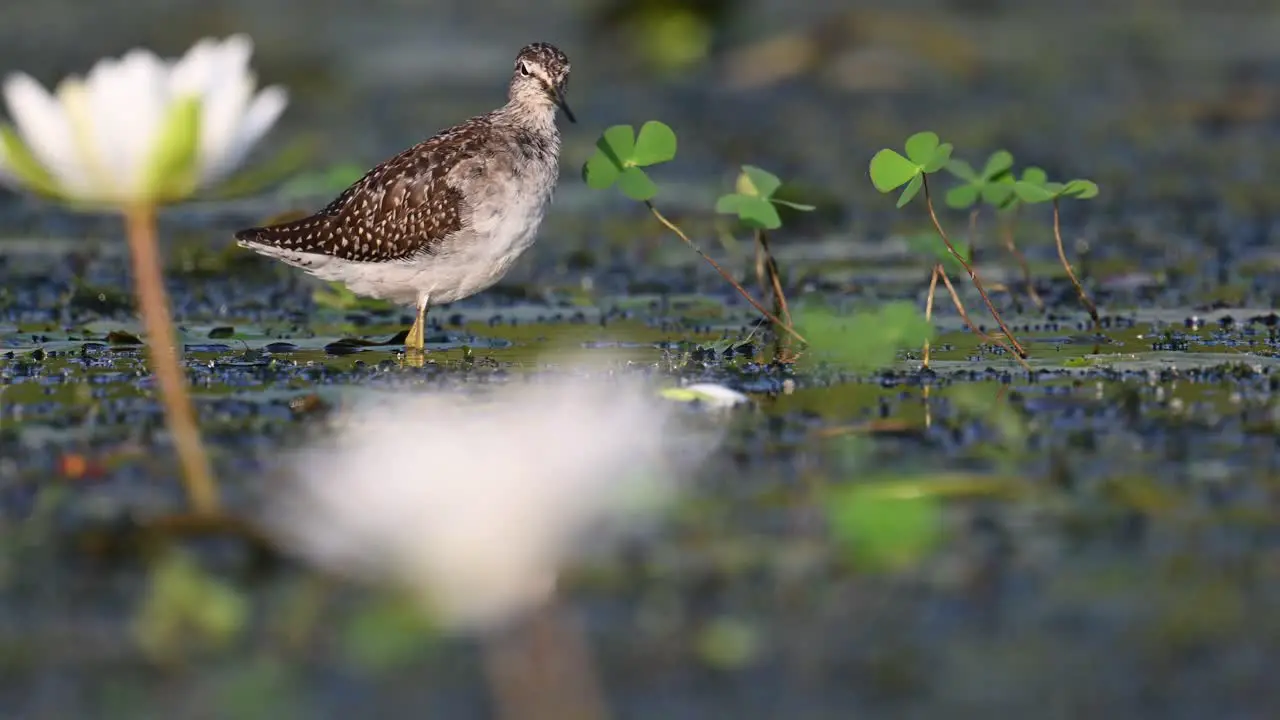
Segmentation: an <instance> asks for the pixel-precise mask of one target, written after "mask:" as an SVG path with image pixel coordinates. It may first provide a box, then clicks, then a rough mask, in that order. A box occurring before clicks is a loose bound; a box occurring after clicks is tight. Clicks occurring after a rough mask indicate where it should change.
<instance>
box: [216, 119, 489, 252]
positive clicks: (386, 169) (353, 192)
mask: <svg viewBox="0 0 1280 720" xmlns="http://www.w3.org/2000/svg"><path fill="white" fill-rule="evenodd" d="M489 130H490V128H489V123H488V121H487V120H486V119H485V118H483V117H481V118H476V119H474V120H472V121H470V122H468V123H466V124H463V125H459V126H457V127H455V128H452V129H450V130H448V131H445V132H443V133H440V134H438V135H436V136H434V137H432V138H430V139H428V140H425V141H423V142H421V143H419V144H417V145H415V146H413V147H411V148H409V149H408V150H405V151H404V152H402V153H400V154H399V155H396V156H395V157H393V158H391V159H389V160H387V161H385V162H383V163H382V164H380V165H378V166H377V167H375V168H373V169H372V170H370V171H369V172H368V173H366V174H365V176H364V177H363V178H361V179H360V180H358V181H357V182H356V183H355V184H353V185H352V186H351V187H349V188H347V189H346V190H345V191H343V193H342V194H341V195H339V196H338V197H337V198H335V199H334V200H333V202H331V203H329V204H328V205H327V206H325V208H324V209H322V210H321V211H320V212H318V213H316V214H314V215H311V216H309V217H305V218H302V219H300V220H294V221H292V222H287V223H282V224H279V225H270V226H267V227H255V228H249V229H247V230H241V231H240V232H238V233H236V240H238V241H240V242H241V243H242V244H245V245H249V246H252V245H266V246H269V247H273V248H279V249H281V250H286V251H291V252H300V253H318V254H323V255H329V256H332V257H336V258H340V259H343V260H351V261H358V262H359V261H363V262H387V261H391V260H401V259H405V258H409V257H413V256H415V255H419V254H423V253H425V254H435V253H437V252H438V251H439V248H440V245H441V244H442V243H443V242H444V241H445V239H446V238H448V237H449V236H450V235H453V234H454V233H456V232H458V231H459V230H461V229H462V228H463V218H464V212H465V208H464V199H463V197H462V194H461V193H460V192H458V190H457V189H456V188H454V187H453V186H451V185H450V184H449V183H448V182H446V179H447V177H448V174H449V172H450V171H451V170H453V169H454V168H455V167H456V166H457V165H458V164H459V163H461V162H462V161H464V160H466V159H468V158H470V157H473V156H474V155H476V154H477V151H478V150H479V149H480V147H481V145H482V144H483V141H484V138H485V136H486V135H487V134H488V132H489Z"/></svg>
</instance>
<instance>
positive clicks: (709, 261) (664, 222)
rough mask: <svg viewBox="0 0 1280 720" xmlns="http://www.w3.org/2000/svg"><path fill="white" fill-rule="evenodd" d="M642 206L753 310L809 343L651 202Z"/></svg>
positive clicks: (646, 201)
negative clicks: (705, 263) (712, 269)
mask: <svg viewBox="0 0 1280 720" xmlns="http://www.w3.org/2000/svg"><path fill="white" fill-rule="evenodd" d="M644 205H645V207H647V208H649V212H650V213H652V214H653V216H654V217H655V218H657V220H658V222H660V223H662V225H663V226H664V227H666V228H667V229H668V230H670V231H671V232H673V233H675V234H676V237H678V238H680V239H681V240H683V241H684V244H685V245H688V246H689V247H690V248H692V249H693V251H694V252H696V253H698V255H699V256H701V257H702V259H703V260H706V261H707V264H709V265H711V267H713V268H715V270H716V272H718V273H720V277H722V278H724V279H725V280H726V281H727V282H728V283H729V284H730V285H732V286H733V289H734V290H737V291H738V294H739V295H741V296H742V297H743V298H745V299H746V301H747V302H749V303H751V307H753V308H755V309H756V310H757V311H759V312H760V314H761V315H764V316H765V317H766V318H768V319H769V321H770V322H772V323H773V324H774V325H776V326H777V327H780V328H782V329H783V330H785V331H787V334H789V335H791V336H792V337H794V338H795V339H797V340H799V341H800V342H802V343H804V344H805V345H808V344H809V341H808V340H805V338H804V336H803V335H801V334H800V333H798V332H796V329H795V328H793V327H791V325H790V324H789V323H784V322H782V321H781V320H779V319H778V317H777V316H776V315H774V314H773V313H771V312H769V311H768V310H766V309H765V308H764V306H763V305H761V304H760V303H758V302H756V299H755V298H753V297H751V293H749V292H747V290H746V288H744V287H742V284H741V283H739V282H738V281H737V280H734V279H733V276H732V275H730V274H729V273H727V272H725V270H724V268H722V267H720V263H718V262H716V261H715V260H712V259H711V256H710V255H707V254H706V253H704V252H702V250H701V249H700V248H699V247H698V246H697V245H695V244H693V241H692V240H690V239H689V236H688V235H685V234H684V231H683V230H681V229H680V228H679V226H677V225H676V224H675V223H673V222H671V221H670V220H668V219H667V217H666V216H665V215H663V214H662V213H660V212H658V208H657V207H655V206H654V204H653V203H652V202H651V201H649V200H645V201H644Z"/></svg>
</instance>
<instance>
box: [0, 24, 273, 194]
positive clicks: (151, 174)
mask: <svg viewBox="0 0 1280 720" xmlns="http://www.w3.org/2000/svg"><path fill="white" fill-rule="evenodd" d="M252 50H253V45H252V42H251V41H250V39H249V38H248V37H247V36H245V35H232V36H230V37H228V38H226V39H225V40H215V39H212V38H205V39H202V40H200V41H199V42H197V43H196V44H195V45H194V46H192V47H191V49H190V50H188V51H187V53H186V54H185V55H184V56H183V57H181V58H179V59H177V60H167V59H161V58H159V57H157V56H156V55H155V53H153V52H151V51H150V50H146V49H141V48H138V49H134V50H130V51H129V52H127V53H125V54H124V56H122V57H120V58H118V59H117V58H104V59H102V60H99V61H98V62H97V63H96V64H95V65H94V66H93V68H92V69H90V71H89V72H88V74H87V75H85V76H84V77H83V78H81V77H78V76H71V77H68V78H65V79H64V80H62V81H61V82H60V83H59V84H58V85H57V88H56V89H55V91H54V92H53V93H52V94H51V93H49V92H48V91H46V90H45V89H44V88H43V87H42V86H41V85H40V84H39V83H38V82H37V81H36V80H35V79H34V78H32V77H31V76H30V75H27V74H26V73H20V72H19V73H12V74H10V75H9V76H8V77H6V78H5V80H4V85H3V95H4V100H5V103H6V105H7V107H8V112H9V115H10V117H12V119H13V125H12V126H9V125H5V126H3V127H0V181H3V182H5V183H7V184H9V185H12V186H15V187H17V188H20V189H26V190H30V191H33V192H36V193H39V194H43V195H47V196H52V197H56V198H59V199H63V200H69V201H74V202H78V203H85V204H93V205H117V206H119V205H138V204H143V205H155V204H159V203H163V202H173V201H177V200H182V199H185V198H186V197H188V196H190V195H192V194H194V193H195V192H197V191H199V190H202V189H205V188H208V187H211V186H213V185H215V184H217V183H218V182H219V181H221V180H224V179H225V178H226V177H227V175H228V174H229V173H231V172H232V171H234V170H235V169H236V168H237V167H238V166H239V165H241V164H242V163H243V161H244V160H245V158H246V156H247V155H248V153H249V151H250V149H251V148H252V147H253V146H254V145H255V144H256V143H257V142H258V141H259V140H260V139H262V137H263V136H264V135H265V134H266V132H267V131H268V130H270V129H271V127H272V125H274V124H275V122H276V120H277V119H278V118H279V117H280V114H281V112H283V111H284V108H285V105H286V104H287V102H288V96H287V94H286V92H285V90H284V89H283V88H281V87H278V86H272V87H268V88H265V89H263V90H261V91H259V92H257V93H256V94H255V92H254V90H255V86H256V82H257V81H256V78H255V76H254V74H253V72H252V71H251V70H250V69H249V56H250V55H251V53H252Z"/></svg>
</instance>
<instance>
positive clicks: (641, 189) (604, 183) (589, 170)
mask: <svg viewBox="0 0 1280 720" xmlns="http://www.w3.org/2000/svg"><path fill="white" fill-rule="evenodd" d="M675 156H676V134H675V131H673V130H672V129H671V128H670V127H669V126H667V125H666V124H665V123H662V122H659V121H657V120H650V121H648V122H646V123H645V124H644V125H642V126H641V127H640V132H639V133H637V132H636V131H635V129H634V128H632V127H631V126H630V125H614V126H613V127H610V128H608V129H607V130H605V131H604V133H602V134H601V136H600V139H599V140H597V141H596V151H595V153H594V154H592V156H591V157H590V158H589V159H588V160H587V162H586V163H585V164H584V165H583V166H582V177H583V180H584V181H585V182H586V183H587V186H588V187H591V188H594V189H596V190H607V189H608V188H611V187H614V186H615V185H616V186H617V187H618V189H619V190H621V191H622V193H623V194H624V195H626V196H627V197H629V198H631V199H632V200H638V201H640V202H642V203H644V206H645V207H646V208H647V209H648V210H649V213H650V214H651V215H653V217H654V218H655V219H656V220H657V221H658V222H660V223H662V225H663V226H664V227H666V228H667V229H668V230H670V231H671V232H673V233H675V234H676V236H677V237H679V238H680V240H681V241H683V242H684V243H685V244H686V245H688V246H689V247H690V248H692V249H693V251H694V252H696V253H698V255H699V256H700V257H701V258H702V259H703V260H705V261H706V262H707V263H708V264H709V265H711V267H713V268H715V270H716V272H718V273H720V276H721V277H723V278H724V279H725V280H726V281H727V282H728V283H729V284H730V285H732V286H733V288H734V289H735V290H737V291H738V293H739V294H740V295H742V297H743V298H744V299H746V301H747V302H748V303H750V304H751V306H752V307H754V308H755V309H756V310H757V311H759V312H760V314H762V315H764V316H765V317H766V318H768V319H769V321H770V322H772V323H773V324H774V326H775V327H777V328H779V329H780V330H782V331H784V332H786V333H787V334H789V335H791V336H793V337H795V338H796V339H797V340H800V341H801V342H805V339H804V337H803V336H802V335H800V334H799V333H797V332H796V330H795V328H794V327H793V326H792V325H791V323H789V322H784V321H783V320H781V319H780V318H779V317H778V316H777V315H775V314H774V313H772V312H769V310H767V309H766V308H765V307H764V305H762V304H760V302H759V301H757V300H756V299H755V298H753V297H751V293H749V292H747V290H746V288H744V287H742V285H741V283H739V282H738V281H737V280H735V279H734V277H733V276H732V275H730V274H729V273H728V272H727V271H725V269H724V268H722V267H721V266H720V264H719V263H717V262H716V261H715V260H713V259H712V258H711V256H709V255H707V254H706V253H704V252H703V251H702V250H701V249H700V248H699V247H698V246H697V245H696V244H695V243H694V242H693V240H691V239H689V236H688V235H687V234H685V232H684V231H683V230H681V229H680V226H678V225H676V224H675V223H673V222H672V221H671V220H669V219H668V218H667V217H666V216H665V215H663V214H662V213H661V212H659V211H658V208H657V206H656V205H654V203H653V198H655V197H657V194H658V185H657V183H655V182H654V181H653V179H652V178H651V177H649V174H648V173H647V172H645V171H644V169H643V168H645V167H648V166H651V165H658V164H661V163H664V162H668V161H670V160H672V159H674V158H675Z"/></svg>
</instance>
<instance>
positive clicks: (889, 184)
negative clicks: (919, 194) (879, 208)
mask: <svg viewBox="0 0 1280 720" xmlns="http://www.w3.org/2000/svg"><path fill="white" fill-rule="evenodd" d="M920 169H921V167H920V165H918V164H916V163H913V162H911V161H910V160H908V159H906V158H905V157H903V156H902V155H900V154H898V152H897V151H894V150H890V149H888V148H885V149H884V150H881V151H880V152H878V153H876V154H875V156H874V157H872V158H871V184H872V185H875V188H876V190H879V191H880V192H882V193H887V192H889V191H890V190H893V189H895V188H898V187H901V186H902V185H903V184H905V183H907V182H909V181H910V180H912V179H913V178H915V177H917V176H918V175H919V174H920ZM899 207H901V206H899Z"/></svg>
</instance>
